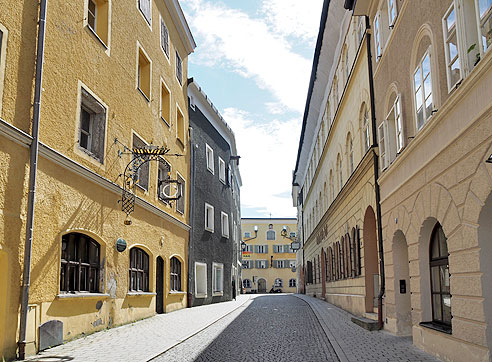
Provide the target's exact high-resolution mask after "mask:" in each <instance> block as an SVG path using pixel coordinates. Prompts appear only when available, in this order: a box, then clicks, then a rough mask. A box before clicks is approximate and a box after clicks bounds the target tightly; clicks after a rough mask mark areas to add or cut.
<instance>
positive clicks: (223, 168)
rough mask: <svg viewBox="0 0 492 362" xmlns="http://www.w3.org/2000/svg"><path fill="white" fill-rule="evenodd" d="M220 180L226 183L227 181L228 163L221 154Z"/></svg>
mask: <svg viewBox="0 0 492 362" xmlns="http://www.w3.org/2000/svg"><path fill="white" fill-rule="evenodd" d="M219 181H220V182H222V183H223V184H224V185H225V183H226V164H225V161H224V160H223V159H222V158H221V157H220V156H219Z"/></svg>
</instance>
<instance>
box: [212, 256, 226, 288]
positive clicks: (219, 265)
mask: <svg viewBox="0 0 492 362" xmlns="http://www.w3.org/2000/svg"><path fill="white" fill-rule="evenodd" d="M218 270H220V271H221V273H220V278H219V280H217V271H218ZM217 281H218V282H219V283H218V284H219V285H217ZM212 295H213V296H222V295H224V264H222V263H216V262H213V263H212Z"/></svg>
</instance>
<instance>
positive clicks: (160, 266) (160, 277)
mask: <svg viewBox="0 0 492 362" xmlns="http://www.w3.org/2000/svg"><path fill="white" fill-rule="evenodd" d="M155 291H156V299H155V311H156V313H158V314H161V313H164V260H163V259H162V258H161V257H160V256H158V257H157V262H156V263H155Z"/></svg>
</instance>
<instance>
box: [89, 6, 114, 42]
mask: <svg viewBox="0 0 492 362" xmlns="http://www.w3.org/2000/svg"><path fill="white" fill-rule="evenodd" d="M108 19H109V1H107V0H89V1H88V4H87V26H88V27H89V29H90V30H91V31H92V33H93V34H94V35H96V37H97V38H98V39H99V40H100V41H101V42H102V43H103V44H104V45H107V44H108V41H109V21H108Z"/></svg>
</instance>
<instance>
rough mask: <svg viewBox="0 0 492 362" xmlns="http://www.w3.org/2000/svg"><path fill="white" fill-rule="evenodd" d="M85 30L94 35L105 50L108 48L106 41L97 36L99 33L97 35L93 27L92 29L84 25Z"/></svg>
mask: <svg viewBox="0 0 492 362" xmlns="http://www.w3.org/2000/svg"><path fill="white" fill-rule="evenodd" d="M86 28H87V30H88V31H89V33H90V34H92V36H94V37H95V38H96V39H97V41H99V43H101V45H102V46H103V47H104V49H105V50H108V48H109V47H108V46H107V45H106V43H105V42H104V41H103V40H102V39H101V38H100V37H99V35H97V33H96V32H95V31H94V29H92V28H91V27H90V26H89V25H87V26H86Z"/></svg>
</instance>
